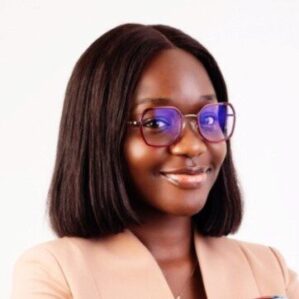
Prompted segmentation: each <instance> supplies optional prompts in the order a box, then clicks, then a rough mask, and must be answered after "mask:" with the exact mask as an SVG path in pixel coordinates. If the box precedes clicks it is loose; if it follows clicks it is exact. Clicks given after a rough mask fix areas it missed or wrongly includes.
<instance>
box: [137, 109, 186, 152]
mask: <svg viewBox="0 0 299 299" xmlns="http://www.w3.org/2000/svg"><path fill="white" fill-rule="evenodd" d="M181 123H182V122H181V116H180V114H179V112H178V111H177V110H175V109H172V108H162V107H161V108H151V109H148V110H146V111H145V113H144V114H143V117H142V133H143V137H144V139H145V140H146V142H147V143H148V144H149V145H154V146H167V145H169V144H171V143H172V142H173V141H174V140H175V139H176V138H177V137H178V136H179V134H180V129H181Z"/></svg>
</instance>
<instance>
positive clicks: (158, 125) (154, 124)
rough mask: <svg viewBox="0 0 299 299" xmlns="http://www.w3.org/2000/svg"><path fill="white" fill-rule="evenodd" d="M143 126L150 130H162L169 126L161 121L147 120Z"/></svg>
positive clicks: (155, 119)
mask: <svg viewBox="0 0 299 299" xmlns="http://www.w3.org/2000/svg"><path fill="white" fill-rule="evenodd" d="M143 126H144V127H146V128H150V129H164V128H166V127H168V126H169V123H168V122H167V121H166V120H163V119H158V118H154V119H149V120H145V121H144V122H143Z"/></svg>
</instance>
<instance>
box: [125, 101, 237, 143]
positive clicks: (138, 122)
mask: <svg viewBox="0 0 299 299" xmlns="http://www.w3.org/2000/svg"><path fill="white" fill-rule="evenodd" d="M222 105H224V106H229V107H230V108H231V109H232V111H233V114H230V115H233V116H234V120H233V126H232V130H231V133H230V134H229V135H228V136H227V137H226V138H223V139H220V140H217V141H212V140H209V139H208V138H206V137H205V136H203V134H202V133H201V131H200V126H199V125H198V121H197V120H198V117H199V115H200V113H201V112H202V110H203V109H204V108H206V107H207V106H222ZM155 108H159V109H169V108H171V109H174V110H176V111H177V112H178V114H179V116H180V118H181V122H180V130H179V134H178V136H177V137H176V138H175V139H174V140H173V141H172V142H171V143H169V144H167V145H153V144H150V143H148V142H147V141H146V138H145V137H144V133H143V129H142V119H143V117H144V115H145V114H146V113H147V111H149V110H152V109H155ZM187 118H189V119H192V120H194V119H195V122H194V121H192V122H191V121H190V124H191V125H192V126H193V129H194V128H195V127H196V130H197V132H198V133H199V135H200V136H201V137H202V138H203V139H204V140H205V141H207V142H209V143H219V142H222V141H227V140H229V139H230V138H231V136H232V135H233V133H234V130H235V125H236V111H235V108H234V106H233V105H232V104H231V103H228V102H217V103H210V104H206V105H204V106H202V107H201V108H200V110H199V111H198V113H197V114H183V113H182V112H181V111H180V110H179V109H178V108H177V107H175V106H159V107H150V108H147V109H145V110H144V111H143V112H142V114H141V116H140V118H139V120H130V121H128V122H127V124H128V125H129V126H132V127H139V129H140V134H141V136H142V138H143V140H144V142H145V143H146V144H147V145H149V146H152V147H168V146H170V145H172V144H174V143H176V142H178V140H180V139H181V137H182V135H183V130H184V128H185V126H186V120H187Z"/></svg>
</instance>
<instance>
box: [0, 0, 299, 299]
mask: <svg viewBox="0 0 299 299" xmlns="http://www.w3.org/2000/svg"><path fill="white" fill-rule="evenodd" d="M125 22H140V23H145V24H153V23H162V24H168V25H172V26H175V27H178V28H180V29H182V30H184V31H185V32H186V33H188V34H190V35H192V36H193V37H195V38H196V39H198V40H199V41H200V42H202V43H203V44H204V45H205V46H206V47H207V48H208V49H209V50H210V51H211V52H212V54H213V55H214V56H215V57H216V60H217V61H218V63H219V65H220V67H221V69H222V71H223V73H224V77H225V78H226V81H227V85H228V90H229V95H230V100H231V102H232V103H233V104H234V105H235V107H236V110H237V114H238V120H237V128H236V131H235V135H234V137H233V140H232V146H233V151H234V158H235V163H236V166H237V170H238V173H239V178H240V181H241V186H242V190H243V195H244V200H245V217H244V222H243V225H242V226H241V229H240V231H239V232H238V233H237V234H236V235H235V236H234V237H235V238H239V239H242V240H247V241H251V242H257V243H262V244H265V245H271V246H274V247H276V248H278V249H279V250H280V252H281V253H282V254H283V255H284V257H285V259H286V260H287V263H288V265H289V266H290V267H291V268H293V269H295V270H296V271H299V242H298V233H299V217H298V210H299V203H298V202H299V191H298V185H299V183H298V166H299V157H298V153H299V143H298V137H299V134H298V129H299V126H298V111H299V99H298V69H299V57H298V53H299V34H298V28H299V2H298V1H295V0H272V1H270V0H262V1H258V0H252V1H234V0H226V1H221V0H219V1H216V0H214V1H211V0H198V1H195V0H186V1H175V0H172V1H162V0H161V1H156V2H155V1H154V2H153V1H137V0H136V1H133V0H127V1H114V0H110V1H107V2H106V1H105V2H102V1H74V0H72V1H70V0H68V1H57V0H54V1H53V0H51V1H39V0H19V1H18V0H9V1H8V0H7V1H5V0H4V1H3V0H1V1H0V43H1V45H0V82H1V83H0V84H1V90H0V199H1V209H0V213H1V215H0V230H1V231H0V233H1V240H2V241H1V257H0V258H1V261H0V265H1V267H0V284H1V285H0V293H1V298H7V297H8V296H9V293H10V288H11V286H10V284H11V274H12V268H13V264H14V262H15V260H16V258H17V257H18V256H19V255H20V254H21V252H23V251H24V250H25V249H26V248H28V247H31V246H33V245H35V244H37V243H40V242H43V241H45V240H49V239H52V238H54V235H53V234H52V233H51V231H50V230H49V228H48V222H47V221H48V220H47V216H46V214H45V201H46V196H47V191H48V187H49V183H50V178H51V175H52V171H53V166H54V159H55V153H56V144H57V137H58V126H59V121H60V116H61V109H62V104H63V96H64V92H65V87H66V84H67V81H68V78H69V76H70V73H71V71H72V68H73V66H74V64H75V62H76V61H77V59H78V58H79V56H80V55H81V53H82V52H83V51H84V50H85V49H86V48H87V47H88V46H89V45H90V44H91V43H92V42H93V41H94V40H95V39H96V38H98V37H99V36H100V35H101V34H103V33H104V32H105V31H107V30H109V29H111V28H112V27H114V26H116V25H119V24H121V23H125Z"/></svg>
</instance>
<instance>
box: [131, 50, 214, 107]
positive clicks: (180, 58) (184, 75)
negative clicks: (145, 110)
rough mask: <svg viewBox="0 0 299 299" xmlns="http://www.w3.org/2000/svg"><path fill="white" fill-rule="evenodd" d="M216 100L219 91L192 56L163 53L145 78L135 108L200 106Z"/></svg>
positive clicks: (151, 65) (147, 70)
mask: <svg viewBox="0 0 299 299" xmlns="http://www.w3.org/2000/svg"><path fill="white" fill-rule="evenodd" d="M212 98H215V90H214V87H213V85H212V82H211V80H210V78H209V76H208V73H207V71H206V69H205V68H204V66H203V65H202V63H200V62H199V61H198V60H197V59H196V58H195V57H194V56H192V55H191V54H189V53H188V52H185V51H183V50H179V49H171V50H165V51H162V52H161V53H159V54H158V55H157V56H156V57H155V58H154V59H153V60H152V61H151V62H150V63H149V64H148V65H147V67H146V69H145V70H144V71H143V73H142V74H141V77H140V79H139V82H138V84H137V88H136V91H135V96H134V106H136V105H143V104H144V103H147V102H148V103H151V104H155V103H156V104H171V103H170V102H173V101H174V102H176V101H179V102H182V101H183V103H184V102H186V101H188V102H189V104H192V105H196V104H198V102H201V101H202V100H210V99H212ZM167 102H168V103H167Z"/></svg>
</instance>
